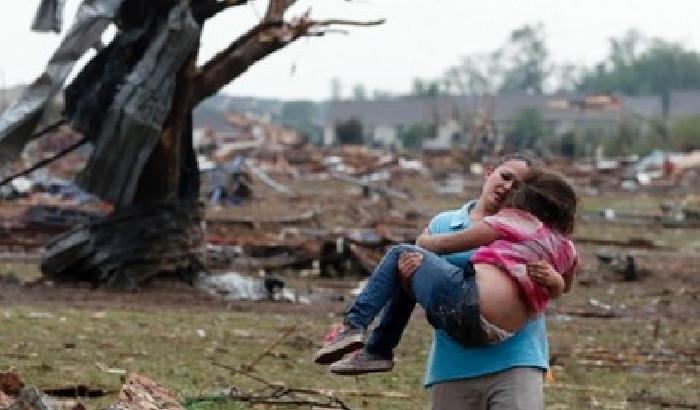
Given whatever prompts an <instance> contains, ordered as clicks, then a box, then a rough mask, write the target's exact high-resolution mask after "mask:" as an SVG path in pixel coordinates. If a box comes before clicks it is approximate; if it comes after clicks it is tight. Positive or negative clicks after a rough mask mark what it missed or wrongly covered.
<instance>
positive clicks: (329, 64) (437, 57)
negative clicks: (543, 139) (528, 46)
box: [0, 0, 700, 100]
mask: <svg viewBox="0 0 700 410" xmlns="http://www.w3.org/2000/svg"><path fill="white" fill-rule="evenodd" d="M39 3H40V0H21V1H9V0H5V1H3V2H2V5H1V6H0V38H1V39H2V41H0V56H2V59H1V60H0V87H2V86H3V85H4V86H13V85H17V84H25V83H29V82H31V81H32V80H34V79H35V78H36V77H37V76H38V75H39V74H40V73H41V72H42V71H43V68H44V66H45V64H46V62H47V61H48V59H49V57H50V56H51V54H52V53H53V51H54V50H55V48H56V47H57V45H58V44H59V42H60V40H61V38H62V35H63V34H64V33H65V31H67V29H68V27H69V25H70V23H71V22H72V18H73V15H74V13H75V10H76V9H77V7H78V5H79V4H80V0H66V8H65V12H64V27H63V32H62V33H61V34H59V35H56V34H53V33H33V32H31V31H30V29H29V27H30V25H31V22H32V19H33V17H34V13H35V11H36V8H37V7H38V5H39ZM265 5H266V1H264V0H263V1H251V2H250V3H249V4H248V5H246V6H241V7H236V8H232V9H229V10H227V11H226V12H224V13H221V14H220V15H219V16H217V17H216V18H214V19H212V20H210V21H209V22H208V23H207V24H206V26H205V28H204V32H203V36H202V47H201V49H200V56H199V57H200V61H202V62H203V61H205V60H206V59H208V58H210V57H211V56H212V55H214V54H215V53H216V52H217V51H218V50H220V49H222V48H223V47H225V46H226V45H227V44H228V43H230V42H231V41H232V40H233V39H235V38H236V37H237V36H238V35H240V34H241V33H243V32H245V31H246V30H247V29H248V28H250V27H251V26H252V25H253V24H254V23H255V21H257V20H258V19H259V18H260V15H261V14H262V13H263V12H264V10H265ZM309 9H310V11H311V17H313V18H316V19H324V18H342V19H354V20H375V19H379V18H385V19H386V23H385V24H383V25H381V26H378V27H348V28H345V29H344V31H346V33H337V34H336V33H332V34H328V35H326V36H323V37H313V38H303V39H300V40H298V41H297V42H295V43H293V44H291V45H289V46H287V47H286V48H284V49H282V50H280V51H278V52H277V53H276V54H273V55H272V56H269V57H268V58H267V59H265V60H263V61H261V62H259V63H257V64H256V65H254V66H252V67H251V68H250V70H249V71H248V72H246V73H245V74H243V75H242V76H240V77H239V78H238V79H236V80H234V82H232V83H231V84H229V85H228V86H227V87H226V88H225V89H224V92H226V93H228V94H231V95H237V96H255V97H269V98H279V99H285V100H293V99H313V100H323V99H327V98H328V97H330V94H331V82H332V79H333V78H337V79H339V80H340V83H341V85H342V92H343V95H344V96H350V95H351V90H352V87H353V86H354V85H356V84H364V86H365V87H366V89H367V90H368V91H370V94H371V91H372V90H375V89H380V90H385V91H389V92H394V93H405V92H407V91H409V90H410V88H411V84H412V82H413V79H414V78H416V77H421V78H437V77H439V76H440V75H441V74H442V73H443V72H444V71H445V70H446V69H447V68H449V67H450V66H453V65H455V64H457V63H458V62H459V61H460V59H461V57H462V56H465V55H473V54H484V53H488V52H490V51H493V50H495V49H496V48H497V47H499V46H501V45H502V44H503V43H504V42H505V41H506V40H507V38H508V35H509V33H510V32H511V31H512V30H513V29H515V28H518V27H521V26H523V25H525V24H537V23H542V24H543V25H544V32H545V35H546V39H547V45H548V48H549V51H550V57H551V60H552V62H554V63H557V64H564V63H573V64H576V65H584V66H591V65H593V64H595V63H597V62H599V61H601V60H602V59H604V58H605V56H606V55H607V54H608V50H609V48H608V40H609V39H610V38H611V37H621V36H623V35H624V33H625V32H626V31H628V30H629V29H632V28H634V29H637V30H639V31H640V32H642V33H643V34H644V35H646V36H648V37H659V38H662V39H665V40H667V41H673V42H678V43H681V44H683V45H684V46H685V47H687V48H690V49H694V50H700V28H699V27H698V24H697V16H698V15H700V2H698V1H697V0H664V1H661V0H586V1H581V0H353V1H345V0H299V1H298V2H297V4H295V6H294V7H293V8H292V9H290V10H289V12H288V14H287V17H293V16H295V15H300V14H302V13H304V12H306V11H307V10H309ZM108 35H109V33H107V34H106V36H108ZM105 38H107V37H105ZM89 57H90V56H89V55H88V56H86V57H85V58H84V60H85V61H86V60H87V59H88V58H89ZM83 63H84V62H83ZM78 67H79V66H78Z"/></svg>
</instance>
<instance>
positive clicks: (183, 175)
mask: <svg viewBox="0 0 700 410" xmlns="http://www.w3.org/2000/svg"><path fill="white" fill-rule="evenodd" d="M143 1H144V2H146V1H152V0H143ZM294 2H295V0H270V2H269V3H268V8H267V11H266V13H265V15H264V16H263V18H262V19H261V20H260V21H259V22H258V23H257V24H256V25H255V26H253V27H252V28H251V29H250V30H248V31H247V32H246V33H244V34H243V35H241V36H240V37H239V38H238V39H236V40H235V41H233V42H232V43H231V44H230V45H229V46H228V47H227V48H226V49H224V50H222V51H221V52H220V53H218V54H217V55H216V56H214V57H213V58H212V59H211V60H210V61H208V62H206V63H205V64H204V65H202V66H201V67H197V66H196V60H197V47H198V45H195V47H194V48H195V49H194V51H192V53H191V55H189V56H188V57H187V59H186V60H185V61H184V63H183V64H182V65H181V66H180V67H179V69H177V73H178V74H177V79H176V84H175V89H174V94H173V98H172V105H171V106H170V109H169V111H168V113H167V116H166V117H165V120H164V122H163V123H162V127H161V130H162V131H161V132H160V135H159V137H158V139H157V142H156V143H155V146H152V145H148V144H146V143H142V142H141V141H142V140H138V139H136V140H134V139H133V138H131V137H132V136H131V135H127V136H119V137H120V138H121V137H127V138H124V139H128V140H129V141H127V142H124V139H121V140H120V139H115V141H114V144H115V145H116V146H114V147H113V145H106V144H108V143H107V142H106V141H107V140H101V141H97V143H98V146H99V143H100V142H102V145H101V146H99V148H100V150H101V151H100V154H101V155H102V157H104V158H106V160H108V162H109V161H112V164H113V166H114V167H115V168H119V169H120V172H121V173H120V174H119V175H120V176H122V175H133V173H134V172H135V171H133V169H132V168H129V167H128V166H125V165H129V164H125V163H124V162H123V161H119V159H120V158H115V157H114V155H116V154H114V155H112V154H111V152H110V150H111V149H112V148H115V152H120V153H121V152H122V151H125V152H126V153H127V154H128V155H127V156H126V158H133V159H141V158H143V157H144V156H145V155H148V157H147V158H148V159H147V161H146V162H145V163H143V167H142V168H139V169H138V172H140V174H138V173H137V175H139V177H138V181H137V184H136V186H135V187H134V186H125V187H121V186H116V187H114V186H109V185H108V184H109V181H105V179H108V178H109V177H110V176H109V170H107V171H105V169H104V168H99V167H98V165H95V164H94V162H99V161H97V160H95V161H93V164H92V166H93V167H92V168H91V169H90V170H89V172H87V173H86V174H85V175H86V177H85V181H86V182H85V185H84V186H87V187H88V190H91V189H90V188H95V189H92V190H91V192H94V193H96V194H98V195H100V196H101V197H102V198H103V199H107V200H109V201H111V202H112V203H113V204H114V206H115V210H114V211H113V213H112V214H111V215H109V216H107V217H106V218H105V219H104V220H101V221H98V222H94V223H88V224H85V225H82V226H79V227H77V228H75V229H73V230H71V231H69V232H67V233H65V234H63V235H61V236H59V237H57V238H55V239H54V240H53V241H51V242H50V243H49V244H48V245H47V247H46V253H45V255H44V258H43V260H42V271H43V273H44V275H45V276H46V277H48V278H51V279H53V280H58V281H61V280H81V281H88V282H91V283H93V284H94V285H95V286H105V287H110V288H118V289H128V290H134V289H137V288H138V287H139V286H140V285H141V284H143V283H144V282H145V281H147V280H149V279H152V278H154V277H156V276H162V275H173V274H175V275H177V276H178V277H181V278H184V279H185V280H187V281H190V282H191V281H193V280H194V279H195V277H196V274H197V273H198V272H200V271H201V270H203V269H205V268H204V266H205V264H204V256H205V235H204V231H203V228H202V226H203V224H202V218H203V213H204V212H203V206H202V205H201V204H200V203H199V202H198V197H199V172H198V168H197V164H196V159H195V155H194V150H193V147H192V111H193V109H194V107H195V106H196V105H197V104H198V103H199V102H201V101H202V100H203V99H205V98H206V97H208V96H211V95H213V94H215V93H216V92H217V91H218V90H219V89H221V88H222V87H224V86H225V85H226V84H228V83H229V82H231V81H233V80H234V79H235V78H237V77H238V76H240V75H241V74H243V73H244V72H245V71H247V70H248V68H250V67H251V66H252V65H253V64H255V63H256V62H258V61H259V60H261V59H263V58H265V57H266V56H268V55H270V54H272V53H274V52H275V51H277V50H279V49H281V48H283V47H285V46H286V45H287V44H290V43H291V42H293V41H295V40H297V39H298V38H300V37H302V36H311V35H313V36H318V35H322V34H324V29H325V28H327V27H329V26H331V25H374V24H380V23H381V21H377V22H367V23H364V22H353V21H343V20H328V21H313V20H310V19H309V18H308V16H302V17H300V18H297V19H294V20H292V21H285V20H284V13H285V11H286V10H287V9H288V8H289V7H290V6H291V5H292V4H293V3H294ZM172 3H173V2H170V1H164V0H163V1H161V3H158V4H172ZM246 3H247V0H238V1H232V0H190V1H189V2H188V3H187V4H188V7H190V10H191V13H192V17H193V19H194V20H195V21H196V22H197V23H198V24H199V25H200V26H202V25H203V24H204V22H205V21H206V20H207V19H209V18H211V17H213V16H215V15H216V14H218V13H219V12H222V11H224V10H226V9H228V8H231V7H235V6H241V5H244V4H246ZM135 4H137V2H135V1H132V2H131V3H130V5H132V6H133V5H135ZM147 4H148V3H143V4H142V5H147ZM153 4H155V3H151V5H150V6H149V7H162V6H160V5H156V6H153ZM163 10H164V11H167V10H166V9H163ZM200 33H201V32H200ZM197 44H198V43H197ZM98 56H99V55H98ZM96 58H97V57H96ZM170 61H173V60H170ZM160 74H162V70H161V72H160ZM86 83H88V86H86V88H88V87H89V81H87V82H86ZM137 91H138V90H137ZM147 91H148V90H146V92H147ZM144 107H145V108H148V109H150V108H151V107H150V106H148V105H144ZM154 112H157V110H154ZM117 118H119V117H117ZM130 125H132V124H130ZM139 126H140V124H139V123H137V124H136V125H135V126H133V125H132V128H133V129H135V130H137V131H138V130H139V129H140V128H139ZM102 129H104V127H102ZM130 129H131V128H130ZM108 136H109V137H113V134H110V135H108ZM137 137H139V136H137ZM134 141H136V142H134ZM109 144H112V141H111V140H110V142H109ZM144 146H145V147H146V148H145V149H144ZM134 147H135V148H134ZM129 150H131V151H129ZM134 150H140V151H138V152H133V151H134ZM93 157H94V155H93ZM91 159H93V160H94V158H91ZM115 159H116V161H114V160H115ZM125 160H128V159H125ZM90 165H91V163H88V167H90ZM86 168H87V167H86ZM127 179H128V178H123V179H120V180H119V181H122V180H127ZM132 179H133V178H132Z"/></svg>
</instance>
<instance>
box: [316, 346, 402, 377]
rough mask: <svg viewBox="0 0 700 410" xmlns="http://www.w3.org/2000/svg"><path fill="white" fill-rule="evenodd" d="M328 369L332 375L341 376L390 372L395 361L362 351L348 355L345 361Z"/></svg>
mask: <svg viewBox="0 0 700 410" xmlns="http://www.w3.org/2000/svg"><path fill="white" fill-rule="evenodd" d="M328 368H329V369H330V371H331V373H335V374H340V375H356V374H365V373H378V372H388V371H391V369H393V368H394V361H393V360H392V359H385V358H383V357H381V356H378V355H376V354H372V353H368V352H367V351H365V350H364V349H362V350H358V351H356V352H355V353H353V354H350V355H347V356H346V357H345V358H344V359H343V360H340V361H338V362H335V363H333V364H332V365H330V366H329V367H328Z"/></svg>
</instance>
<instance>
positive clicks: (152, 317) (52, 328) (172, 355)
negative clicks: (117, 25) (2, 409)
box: [0, 289, 700, 410]
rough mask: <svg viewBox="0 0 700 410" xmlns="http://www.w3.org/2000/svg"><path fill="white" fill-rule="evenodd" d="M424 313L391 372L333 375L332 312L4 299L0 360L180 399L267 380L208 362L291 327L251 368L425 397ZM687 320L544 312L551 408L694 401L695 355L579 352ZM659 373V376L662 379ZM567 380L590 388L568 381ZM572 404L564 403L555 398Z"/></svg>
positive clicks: (693, 336)
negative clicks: (688, 363)
mask: <svg viewBox="0 0 700 410" xmlns="http://www.w3.org/2000/svg"><path fill="white" fill-rule="evenodd" d="M591 295H597V293H596V292H595V291H593V290H591V289H587V290H586V289H584V290H582V291H581V292H580V293H579V295H577V297H576V298H575V299H574V300H573V301H572V302H571V304H572V305H575V304H576V303H583V302H582V301H585V298H586V297H589V296H591ZM598 297H600V295H598ZM568 305H569V303H567V306H568ZM420 316H421V315H417V317H415V318H414V320H413V322H412V324H411V326H410V327H409V329H408V331H407V334H406V336H405V337H404V340H403V341H402V344H401V347H400V349H399V351H398V352H397V353H398V355H397V367H396V369H395V371H394V372H391V373H386V374H378V375H372V376H368V377H350V378H344V377H339V376H331V375H329V374H328V373H327V372H326V371H325V369H324V368H322V367H319V366H316V365H313V364H312V363H311V362H310V360H309V358H310V356H311V354H312V352H313V350H314V349H315V346H317V344H318V343H319V341H320V340H321V337H322V335H323V333H324V331H325V330H326V329H327V327H328V325H329V324H330V323H331V320H330V319H323V320H321V319H318V320H316V319H312V318H310V317H305V316H287V315H277V314H257V313H233V312H230V313H228V312H221V313H189V312H186V311H174V312H166V311H163V312H138V311H111V310H108V311H105V312H104V313H101V312H99V313H98V312H93V311H88V310H76V309H50V311H49V310H47V309H42V308H32V307H27V306H16V307H5V308H2V309H0V320H2V329H3V331H2V333H0V345H1V346H3V349H2V352H1V353H2V356H0V368H1V369H10V368H11V369H16V370H18V371H19V372H20V373H21V374H22V375H23V376H24V378H25V380H26V381H28V382H30V383H32V384H36V385H38V386H39V387H42V388H48V387H58V386H68V385H74V384H87V385H89V386H91V387H102V388H107V389H118V388H119V386H120V385H121V377H120V376H119V375H116V374H111V373H109V372H107V371H106V370H107V369H124V370H126V371H129V372H131V371H135V372H139V373H141V374H144V375H147V376H148V377H151V378H153V379H155V380H158V381H159V382H161V383H162V384H164V385H165V386H166V387H167V388H169V389H171V391H173V392H177V393H178V394H179V396H180V398H181V399H183V400H184V399H185V398H187V397H196V396H200V395H206V394H208V393H211V392H212V391H216V390H219V389H222V388H227V387H230V386H237V387H238V388H239V389H242V390H244V391H253V390H255V389H261V388H262V387H264V386H262V385H261V384H259V383H258V382H255V381H253V380H251V379H250V378H248V377H245V376H242V375H236V374H231V372H230V371H229V370H226V369H224V368H222V367H219V366H217V365H215V364H214V363H220V364H224V365H227V366H231V367H234V368H236V367H240V366H241V365H245V364H250V363H252V362H253V361H254V360H256V359H257V358H258V357H259V356H260V354H261V353H263V352H264V351H265V350H266V348H267V346H270V345H271V344H273V343H274V342H275V341H277V340H278V339H279V338H280V336H281V335H283V334H284V332H285V331H287V330H289V329H290V328H291V327H294V328H295V330H294V331H293V333H291V335H290V336H288V337H286V338H285V339H284V340H283V341H282V343H281V344H280V345H279V346H277V347H275V348H273V349H272V350H271V351H270V354H268V355H265V356H264V357H262V359H261V360H260V361H259V363H258V364H257V365H256V366H255V372H254V374H255V375H257V376H258V377H262V378H264V379H265V380H267V381H269V382H271V383H282V384H284V385H286V386H289V387H297V388H312V389H331V390H345V391H347V390H362V391H369V392H380V391H396V392H401V393H403V394H406V395H408V396H409V397H410V398H409V399H391V398H362V397H357V396H352V395H344V394H343V393H339V397H341V399H343V400H344V401H345V402H346V403H347V404H348V405H349V406H350V407H351V408H368V409H380V408H381V409H384V408H395V409H416V408H426V406H427V405H428V404H427V403H428V392H426V391H425V390H423V389H422V388H421V387H420V383H421V379H422V374H423V368H424V364H425V360H426V354H427V349H428V347H429V343H430V331H429V328H428V326H427V325H426V324H425V322H424V320H423V318H422V317H420ZM686 320H688V322H684V321H676V322H664V327H663V328H662V330H661V331H660V334H658V335H654V331H653V326H651V325H650V322H649V321H648V320H646V319H634V320H632V319H630V320H605V319H583V318H574V319H573V320H562V319H561V317H560V316H557V315H550V317H549V319H548V322H549V331H550V332H549V333H550V339H551V343H552V349H551V350H552V353H553V354H554V355H555V356H556V357H555V366H554V367H553V371H554V377H555V381H554V383H553V384H550V387H548V388H547V395H546V397H547V408H584V407H586V408H587V407H588V406H589V404H590V403H591V402H592V400H593V401H594V402H597V403H604V404H605V403H608V405H610V406H613V407H601V408H614V405H615V403H624V401H625V398H626V397H627V396H628V395H632V394H635V393H638V392H641V391H647V392H651V393H654V394H657V395H661V396H665V397H684V398H686V399H688V400H692V401H693V402H695V403H697V402H698V401H700V397H699V393H698V391H697V389H696V386H697V377H698V374H697V367H696V368H695V371H693V372H690V373H684V372H666V373H663V374H658V371H659V369H658V368H655V367H653V366H650V365H649V363H647V361H646V359H645V358H644V357H639V358H638V360H639V366H638V367H637V368H635V367H633V368H620V369H616V368H614V367H613V368H608V367H596V366H588V365H581V361H580V360H581V359H585V358H586V357H585V351H586V350H590V349H595V348H603V349H604V350H605V351H608V352H613V353H615V352H619V353H621V354H630V352H650V351H651V352H663V351H664V349H671V350H674V349H681V350H682V349H685V350H688V349H689V348H692V346H697V340H698V336H699V335H698V322H697V318H692V319H691V318H686ZM202 331H203V332H202ZM577 352H578V353H577ZM581 352H584V353H581ZM582 355H583V356H582ZM695 360H697V357H695ZM660 377H661V380H662V382H659V380H660ZM569 385H576V386H582V387H586V388H588V389H589V390H576V391H571V390H569V388H568V387H567V386H569ZM606 389H612V392H608V391H606ZM591 397H593V399H591ZM112 400H113V397H108V398H103V399H99V400H89V401H88V404H89V405H90V406H91V407H93V408H94V407H99V406H103V405H105V404H108V403H109V402H111V401H112ZM239 404H240V403H239ZM239 404H233V403H230V402H223V403H222V402H199V403H194V404H191V405H190V406H189V407H190V408H191V409H207V410H209V409H224V408H226V409H232V408H233V409H235V408H246V407H245V406H239ZM567 405H568V406H571V407H562V406H567ZM236 406H238V407H236ZM622 408H625V407H622ZM650 408H653V407H650Z"/></svg>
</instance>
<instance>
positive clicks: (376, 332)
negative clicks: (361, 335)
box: [365, 287, 416, 359]
mask: <svg viewBox="0 0 700 410" xmlns="http://www.w3.org/2000/svg"><path fill="white" fill-rule="evenodd" d="M415 306H416V301H415V299H413V297H412V296H409V295H408V294H407V293H406V292H405V291H404V290H403V289H402V288H401V287H399V288H397V289H396V290H395V291H394V294H393V295H392V297H391V299H389V302H387V304H386V306H384V309H383V310H382V314H381V316H380V319H379V324H378V325H377V326H376V327H375V328H374V329H372V333H371V334H370V337H369V340H367V345H366V346H365V350H367V352H369V353H371V354H373V355H377V356H380V357H382V358H385V359H391V358H392V357H393V356H394V349H395V348H396V346H398V344H399V340H401V334H402V333H403V330H404V329H405V328H406V325H407V324H408V321H409V319H411V314H412V313H413V309H414V308H415Z"/></svg>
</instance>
